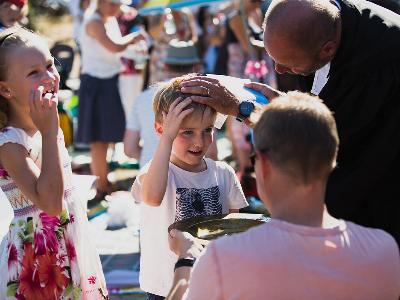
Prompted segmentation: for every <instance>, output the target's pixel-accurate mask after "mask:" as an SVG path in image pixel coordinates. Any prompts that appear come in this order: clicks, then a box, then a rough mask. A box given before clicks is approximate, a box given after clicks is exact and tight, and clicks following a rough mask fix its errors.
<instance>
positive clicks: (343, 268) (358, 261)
mask: <svg viewBox="0 0 400 300" xmlns="http://www.w3.org/2000/svg"><path fill="white" fill-rule="evenodd" d="M185 296H186V297H184V299H186V300H187V299H190V300H193V299H202V300H204V299H207V300H214V299H215V300H217V299H218V300H222V299H232V300H233V299H235V300H236V299H237V300H239V299H240V300H245V299H254V300H260V299H274V300H277V299H288V300H293V299H297V300H299V299H307V300H312V299H324V300H338V299H340V300H346V299H349V300H350V299H352V300H353V299H363V300H367V299H371V300H372V299H374V300H386V299H387V300H390V299H393V300H398V299H399V296H400V257H399V249H398V246H397V244H396V242H395V241H394V239H393V238H392V237H391V236H390V235H389V234H387V233H386V232H384V231H382V230H379V229H372V228H366V227H362V226H359V225H356V224H354V223H351V222H347V221H343V220H336V224H335V226H334V227H332V228H329V229H324V228H317V227H306V226H300V225H295V224H291V223H287V222H284V221H279V220H271V221H270V222H268V223H266V224H263V225H260V226H257V227H255V228H253V229H250V230H249V231H247V232H244V233H241V234H237V235H233V236H230V237H224V238H221V239H218V240H216V241H215V242H212V243H210V245H209V246H208V247H207V249H206V251H205V253H204V254H203V255H202V256H201V257H200V259H198V261H197V262H196V264H195V266H194V268H193V271H192V276H191V279H190V284H189V289H188V290H187V292H186V295H185Z"/></svg>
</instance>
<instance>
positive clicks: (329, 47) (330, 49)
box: [318, 41, 339, 61]
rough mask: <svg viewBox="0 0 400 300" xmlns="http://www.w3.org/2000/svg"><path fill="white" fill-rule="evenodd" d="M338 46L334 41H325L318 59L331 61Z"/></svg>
mask: <svg viewBox="0 0 400 300" xmlns="http://www.w3.org/2000/svg"><path fill="white" fill-rule="evenodd" d="M338 46H339V45H338V43H337V42H335V41H327V42H326V43H325V44H324V45H323V46H322V48H321V51H320V52H319V54H318V56H319V59H320V60H322V61H331V60H332V59H333V57H334V56H335V53H336V50H337V48H338Z"/></svg>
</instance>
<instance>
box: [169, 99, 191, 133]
mask: <svg viewBox="0 0 400 300" xmlns="http://www.w3.org/2000/svg"><path fill="white" fill-rule="evenodd" d="M191 102H192V100H191V99H190V98H186V99H185V100H183V101H182V98H181V97H179V98H177V99H176V100H175V101H174V102H172V104H171V106H170V107H169V111H168V114H166V113H165V112H163V113H162V116H163V133H162V136H165V137H166V138H168V139H170V140H171V141H173V140H174V139H175V138H176V136H177V135H178V132H179V128H180V126H181V124H182V121H183V119H184V118H185V117H186V116H187V115H189V114H190V113H192V112H193V108H189V109H185V107H186V106H188V105H189V104H190V103H191Z"/></svg>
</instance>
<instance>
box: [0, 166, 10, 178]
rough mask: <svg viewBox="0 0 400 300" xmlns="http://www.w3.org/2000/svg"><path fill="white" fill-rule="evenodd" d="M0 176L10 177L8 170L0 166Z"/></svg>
mask: <svg viewBox="0 0 400 300" xmlns="http://www.w3.org/2000/svg"><path fill="white" fill-rule="evenodd" d="M0 177H2V178H7V177H10V176H9V175H8V172H7V171H6V170H5V169H3V168H1V167H0Z"/></svg>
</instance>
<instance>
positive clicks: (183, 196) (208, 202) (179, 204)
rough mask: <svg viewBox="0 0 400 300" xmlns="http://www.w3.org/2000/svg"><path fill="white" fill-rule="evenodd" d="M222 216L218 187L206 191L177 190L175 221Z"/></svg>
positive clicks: (192, 189) (193, 189)
mask: <svg viewBox="0 0 400 300" xmlns="http://www.w3.org/2000/svg"><path fill="white" fill-rule="evenodd" d="M217 214H222V205H221V203H220V201H219V188H218V186H214V187H210V188H207V189H195V188H177V189H176V216H175V221H181V220H185V219H188V218H192V217H196V216H209V215H217Z"/></svg>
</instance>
